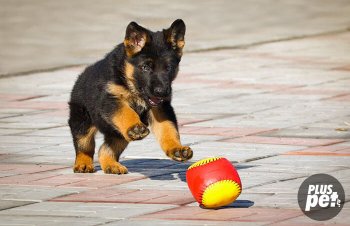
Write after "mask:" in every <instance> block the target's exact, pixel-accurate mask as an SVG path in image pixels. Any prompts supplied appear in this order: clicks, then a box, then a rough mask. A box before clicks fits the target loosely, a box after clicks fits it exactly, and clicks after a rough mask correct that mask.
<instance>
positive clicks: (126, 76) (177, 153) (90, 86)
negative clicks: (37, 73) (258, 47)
mask: <svg viewBox="0 0 350 226" xmlns="http://www.w3.org/2000/svg"><path fill="white" fill-rule="evenodd" d="M185 30H186V27H185V24H184V22H183V21H182V20H181V19H178V20H176V21H174V22H173V23H172V24H171V26H170V28H168V29H164V30H163V31H158V32H151V31H150V30H148V29H146V28H143V27H141V26H140V25H138V24H137V23H135V22H131V23H130V24H129V25H128V26H127V28H126V35H125V39H124V42H123V43H121V44H119V45H118V46H117V47H116V48H115V49H114V50H112V51H111V52H110V53H108V54H107V55H106V56H105V58H104V59H102V60H100V61H98V62H96V63H95V64H93V65H91V66H89V67H87V68H86V69H85V71H84V72H83V73H82V74H81V75H80V76H79V77H78V79H77V81H76V83H75V85H74V87H73V90H72V93H71V99H70V102H69V106H70V118H69V121H68V122H69V126H70V129H71V132H72V136H73V143H74V147H75V153H76V159H75V164H74V167H73V170H74V172H76V173H92V172H94V171H95V169H94V165H93V156H94V152H95V134H96V132H97V131H100V132H101V133H102V134H103V135H104V143H103V144H102V146H101V147H100V150H99V153H98V157H99V162H100V165H101V168H102V170H103V171H104V172H105V173H111V174H125V173H127V172H128V170H127V168H126V167H125V166H123V165H122V164H120V163H119V162H118V161H119V156H120V155H121V153H122V152H123V151H124V149H125V148H126V147H127V145H128V143H129V142H130V141H134V140H141V139H143V138H144V137H146V136H147V135H148V134H149V129H148V128H147V127H148V126H149V125H150V127H151V129H152V130H153V132H154V134H155V136H156V138H157V139H158V141H159V143H160V146H161V148H162V149H163V150H164V152H165V154H166V155H167V156H169V157H170V158H172V159H173V160H176V161H186V160H188V159H190V158H191V157H192V150H191V148H190V147H188V146H182V145H181V142H180V136H179V132H178V126H177V121H176V116H175V113H174V110H173V108H172V106H171V93H172V88H171V84H172V81H173V80H174V79H175V77H176V75H177V73H178V70H179V63H180V60H181V56H182V49H183V47H184V45H185V41H184V36H185Z"/></svg>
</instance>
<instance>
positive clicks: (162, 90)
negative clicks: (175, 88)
mask: <svg viewBox="0 0 350 226" xmlns="http://www.w3.org/2000/svg"><path fill="white" fill-rule="evenodd" d="M168 92H169V91H168V88H166V87H160V86H158V87H155V88H154V90H153V94H154V96H157V97H166V96H168V95H169V93H168Z"/></svg>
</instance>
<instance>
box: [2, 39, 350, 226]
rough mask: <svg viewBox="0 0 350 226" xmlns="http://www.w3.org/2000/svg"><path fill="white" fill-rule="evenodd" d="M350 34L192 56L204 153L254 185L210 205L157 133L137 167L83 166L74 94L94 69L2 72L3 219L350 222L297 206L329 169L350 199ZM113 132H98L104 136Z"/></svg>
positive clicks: (195, 126) (185, 93) (183, 108)
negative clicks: (111, 170) (72, 121)
mask: <svg viewBox="0 0 350 226" xmlns="http://www.w3.org/2000/svg"><path fill="white" fill-rule="evenodd" d="M348 40H350V32H343V33H339V34H330V35H324V36H316V37H309V38H304V39H298V40H290V41H283V42H276V43H270V44H264V45H259V46H254V47H250V48H246V49H236V50H218V51H209V52H200V53H188V54H186V55H185V56H184V58H183V62H182V67H181V72H180V74H179V78H178V79H177V81H176V82H175V85H174V92H175V93H174V107H175V110H176V112H177V115H178V117H179V124H180V131H181V137H182V140H183V141H184V143H186V144H189V145H191V146H192V147H193V150H194V157H193V160H192V161H195V160H199V159H201V158H204V157H208V156H224V157H226V158H228V159H229V160H231V161H232V162H233V163H234V164H235V165H236V167H237V169H238V172H239V174H240V176H241V179H242V184H243V193H242V194H241V196H240V197H239V198H238V200H237V201H236V202H235V203H233V204H232V205H230V206H229V207H227V208H223V209H219V210H206V209H201V208H199V207H198V205H197V204H196V203H195V201H194V199H193V197H191V194H190V192H189V190H188V188H187V185H186V182H185V171H186V169H187V167H188V166H189V165H190V163H177V162H174V161H171V160H169V159H167V158H166V157H165V155H164V154H163V153H162V151H161V150H160V148H159V146H158V145H157V144H156V142H155V141H154V137H153V136H152V135H150V136H149V137H147V138H146V139H144V140H143V141H138V142H134V143H131V144H130V146H129V147H128V149H127V150H126V151H125V152H124V153H123V155H122V162H123V163H124V164H125V165H126V166H127V167H128V168H129V171H130V173H129V174H127V175H122V176H117V175H104V174H103V173H102V172H101V170H100V168H99V166H98V163H96V164H95V165H96V166H97V172H96V173H94V174H73V172H72V169H71V166H72V164H73V161H74V151H73V146H72V142H71V137H70V134H69V129H68V127H67V101H68V98H69V92H70V89H71V87H72V85H73V83H74V81H75V79H76V76H77V74H78V73H79V72H80V71H81V70H83V67H75V68H67V69H62V70H57V71H53V72H46V73H36V74H30V75H26V76H17V77H9V78H1V79H0V135H1V136H0V199H1V201H0V210H1V211H0V225H62V224H67V225H102V224H106V225H204V224H205V225H230V224H232V225H233V224H234V225H328V224H336V225H348V224H349V223H348V222H349V220H350V219H349V216H350V207H349V205H348V204H346V205H345V207H344V208H343V210H342V212H341V213H340V214H339V215H338V216H337V217H335V218H334V219H332V220H330V221H327V222H316V221H313V220H310V219H308V218H307V217H305V216H304V215H303V214H302V212H301V211H300V209H299V207H298V204H297V192H298V188H299V186H300V184H301V183H302V181H303V180H304V179H305V178H306V177H308V176H310V175H312V174H315V173H328V174H331V175H333V176H335V177H336V178H338V180H339V181H340V182H341V183H342V185H343V187H344V189H345V193H346V200H347V201H348V200H349V199H350V195H349V194H350V180H349V177H350V167H349V161H350V149H349V146H350V105H349V96H350V90H349V87H350V73H349V72H350V68H349V65H350V58H349V53H350V45H349V42H348ZM101 142H102V137H101V136H98V139H97V144H101Z"/></svg>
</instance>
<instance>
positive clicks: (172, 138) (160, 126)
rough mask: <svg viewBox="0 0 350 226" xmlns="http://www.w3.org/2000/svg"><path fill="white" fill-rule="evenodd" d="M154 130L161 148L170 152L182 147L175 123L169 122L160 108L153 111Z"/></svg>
mask: <svg viewBox="0 0 350 226" xmlns="http://www.w3.org/2000/svg"><path fill="white" fill-rule="evenodd" d="M151 120H152V130H153V132H154V135H155V136H156V137H157V139H158V141H159V143H160V146H161V148H162V149H163V150H164V151H165V152H168V151H169V150H171V149H174V148H178V147H181V143H180V136H179V132H178V131H177V129H176V126H175V125H174V123H173V122H172V121H170V120H168V119H167V118H166V117H165V115H164V113H163V112H161V111H160V110H159V109H158V108H152V109H151Z"/></svg>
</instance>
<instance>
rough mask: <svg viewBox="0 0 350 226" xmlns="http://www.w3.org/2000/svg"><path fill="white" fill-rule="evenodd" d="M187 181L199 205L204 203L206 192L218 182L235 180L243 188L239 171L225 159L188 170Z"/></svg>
mask: <svg viewBox="0 0 350 226" xmlns="http://www.w3.org/2000/svg"><path fill="white" fill-rule="evenodd" d="M186 180H187V185H188V187H189V189H190V191H191V193H192V195H193V197H194V198H195V199H196V200H197V202H198V203H201V202H202V195H203V192H204V190H205V189H206V188H207V187H208V186H209V185H211V184H212V183H215V182H217V181H221V180H233V181H235V182H236V183H237V184H239V186H240V187H242V184H241V179H240V178H239V175H238V173H237V170H236V169H235V167H234V166H233V165H232V164H231V163H230V162H229V161H228V160H227V159H225V158H220V159H218V160H216V161H213V162H209V163H207V164H204V165H200V166H196V167H193V168H191V169H189V170H187V172H186Z"/></svg>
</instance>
